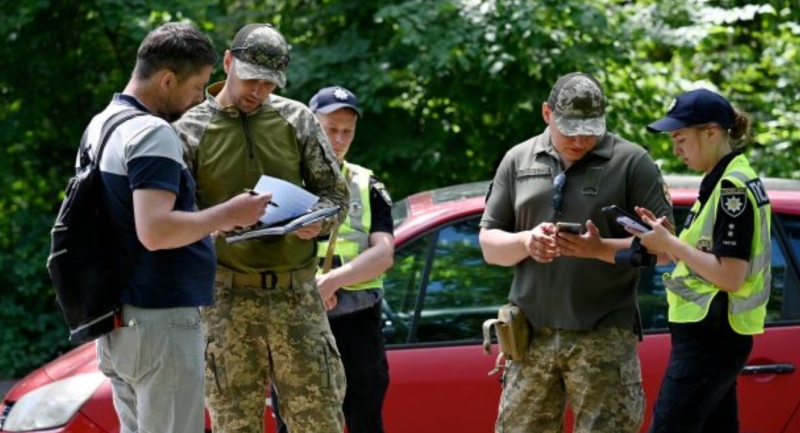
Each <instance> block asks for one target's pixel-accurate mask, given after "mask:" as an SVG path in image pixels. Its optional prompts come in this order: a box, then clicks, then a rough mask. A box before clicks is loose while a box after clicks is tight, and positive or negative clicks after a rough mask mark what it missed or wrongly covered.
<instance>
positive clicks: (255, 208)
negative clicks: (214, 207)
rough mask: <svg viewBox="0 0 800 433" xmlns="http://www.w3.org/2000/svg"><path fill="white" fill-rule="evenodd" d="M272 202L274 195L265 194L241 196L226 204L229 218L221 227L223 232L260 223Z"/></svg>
mask: <svg viewBox="0 0 800 433" xmlns="http://www.w3.org/2000/svg"><path fill="white" fill-rule="evenodd" d="M270 200H272V193H264V194H256V195H254V194H250V193H244V194H239V195H237V196H235V197H233V198H232V199H230V200H228V201H227V202H225V207H226V211H227V215H226V216H227V218H226V219H225V224H224V225H223V226H222V227H220V228H221V229H222V230H223V231H230V230H233V229H235V228H237V227H248V226H251V225H253V224H255V223H257V222H258V220H259V219H260V218H261V217H262V216H264V212H265V209H266V207H267V203H269V201H270Z"/></svg>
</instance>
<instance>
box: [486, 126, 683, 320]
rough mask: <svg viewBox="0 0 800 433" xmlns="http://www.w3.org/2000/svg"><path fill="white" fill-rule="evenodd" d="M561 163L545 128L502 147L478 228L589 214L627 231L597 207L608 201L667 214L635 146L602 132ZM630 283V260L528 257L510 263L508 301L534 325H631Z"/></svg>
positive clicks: (605, 226)
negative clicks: (559, 179) (559, 187)
mask: <svg viewBox="0 0 800 433" xmlns="http://www.w3.org/2000/svg"><path fill="white" fill-rule="evenodd" d="M562 167H563V165H562V164H561V161H560V159H559V156H558V154H557V153H556V151H555V148H554V147H553V145H552V142H551V140H550V130H549V128H548V129H545V131H544V132H543V133H542V134H541V135H539V136H536V137H534V138H532V139H529V140H527V141H525V142H523V143H521V144H518V145H517V146H515V147H514V148H512V149H511V150H509V151H508V152H507V153H506V155H505V157H504V158H503V161H502V162H501V163H500V166H499V167H498V169H497V173H496V174H495V177H494V180H493V182H492V186H491V187H490V190H489V192H488V194H487V198H486V200H487V201H486V210H485V211H484V214H483V218H482V219H481V223H480V224H481V227H483V228H486V229H500V230H503V231H507V232H511V233H516V232H520V231H524V230H530V229H533V228H534V227H536V226H537V225H539V224H540V223H542V222H546V221H549V222H553V223H555V222H559V221H561V222H574V223H581V224H585V222H586V220H592V221H593V222H594V224H595V225H597V227H598V229H599V230H600V235H601V236H602V237H603V238H628V237H631V236H630V235H629V234H628V233H627V232H625V231H624V230H623V229H622V227H620V226H619V225H618V224H617V223H616V222H615V221H614V220H613V218H612V217H611V216H609V215H606V214H604V213H603V212H602V211H601V209H602V208H603V207H604V206H609V205H612V204H616V205H617V206H620V207H622V208H623V209H625V210H627V211H629V212H634V206H644V207H646V208H648V209H650V210H652V211H653V212H654V213H655V214H656V215H657V216H663V215H668V216H669V219H670V221H672V205H671V203H670V200H669V196H668V193H667V190H666V186H665V184H664V181H663V179H662V177H661V172H660V171H659V169H658V167H657V166H656V164H655V162H653V160H652V159H651V158H650V156H649V155H648V154H647V152H646V151H645V150H644V149H643V148H642V147H640V146H638V145H635V144H633V143H630V142H628V141H626V140H624V139H622V138H620V137H618V136H616V135H613V134H610V133H606V134H605V135H604V136H602V137H601V138H600V139H599V140H598V142H597V145H596V146H595V148H594V149H593V150H592V151H590V152H589V153H587V154H586V156H584V157H583V158H582V159H581V160H580V161H577V162H575V163H574V164H572V166H571V167H570V168H569V169H567V170H565V171H563V170H562ZM562 171H563V172H564V174H565V175H566V183H565V184H564V187H563V194H564V199H563V206H562V212H561V214H560V215H558V214H557V213H556V211H555V209H554V207H553V205H552V198H553V195H554V193H555V192H556V191H555V186H554V179H555V177H556V175H558V173H560V172H562ZM638 283H639V271H638V269H637V268H633V267H631V266H623V265H613V264H610V263H607V262H604V261H602V260H599V259H587V258H577V257H558V258H556V259H555V260H554V261H553V262H551V263H539V262H536V261H535V260H533V259H532V258H530V257H528V258H526V259H524V260H522V261H521V262H519V263H517V264H516V268H515V272H514V280H513V283H512V286H511V292H510V294H509V300H510V301H511V302H514V303H515V304H517V305H519V306H520V308H522V310H523V311H524V312H525V314H526V316H527V317H528V320H529V321H530V323H531V324H532V325H533V326H534V327H550V328H557V329H569V330H590V329H594V328H596V327H598V326H600V325H603V326H606V325H609V326H621V327H626V328H629V329H633V327H634V323H635V320H636V317H637V316H636V290H637V287H638Z"/></svg>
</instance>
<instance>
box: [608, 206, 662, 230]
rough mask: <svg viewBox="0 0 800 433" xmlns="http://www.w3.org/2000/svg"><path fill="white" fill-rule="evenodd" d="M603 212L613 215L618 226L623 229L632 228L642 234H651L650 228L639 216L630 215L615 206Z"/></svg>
mask: <svg viewBox="0 0 800 433" xmlns="http://www.w3.org/2000/svg"><path fill="white" fill-rule="evenodd" d="M603 212H605V213H609V214H611V215H612V216H613V217H614V220H615V221H616V222H617V224H619V225H621V226H623V227H630V228H632V229H634V230H637V231H640V232H649V231H650V230H651V229H650V227H649V226H648V225H647V224H645V222H644V221H642V219H641V218H639V217H638V216H637V215H633V214H631V213H628V212H626V211H625V210H624V209H622V208H621V207H619V206H617V205H615V204H614V205H611V206H606V207H604V208H603Z"/></svg>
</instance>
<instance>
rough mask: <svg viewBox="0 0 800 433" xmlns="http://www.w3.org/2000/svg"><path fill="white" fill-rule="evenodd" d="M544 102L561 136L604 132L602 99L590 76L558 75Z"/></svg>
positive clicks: (600, 90) (603, 101)
mask: <svg viewBox="0 0 800 433" xmlns="http://www.w3.org/2000/svg"><path fill="white" fill-rule="evenodd" d="M547 105H549V106H550V108H551V109H552V110H553V117H554V118H555V122H556V127H558V130H559V131H560V132H561V133H562V134H564V135H567V136H575V135H594V136H600V135H603V134H604V133H605V132H606V118H605V112H606V98H605V96H604V95H603V89H601V88H600V83H598V82H597V80H595V79H594V77H592V76H591V75H588V74H584V73H581V72H573V73H571V74H567V75H564V76H563V77H561V78H559V79H558V81H557V82H556V85H555V86H553V90H551V91H550V97H549V98H548V99H547Z"/></svg>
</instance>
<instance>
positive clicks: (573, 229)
mask: <svg viewBox="0 0 800 433" xmlns="http://www.w3.org/2000/svg"><path fill="white" fill-rule="evenodd" d="M556 230H558V231H560V232H564V233H572V234H573V235H579V234H581V233H582V232H583V227H582V226H581V225H580V224H578V223H556Z"/></svg>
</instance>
